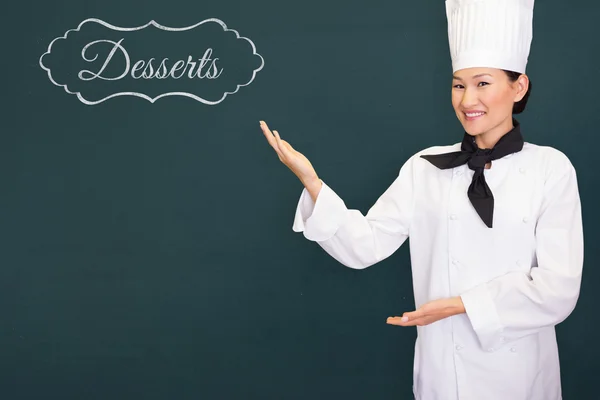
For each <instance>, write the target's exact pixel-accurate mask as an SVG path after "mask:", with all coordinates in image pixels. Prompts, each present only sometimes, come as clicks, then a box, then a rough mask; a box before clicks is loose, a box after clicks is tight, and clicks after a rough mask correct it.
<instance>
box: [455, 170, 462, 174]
mask: <svg viewBox="0 0 600 400" xmlns="http://www.w3.org/2000/svg"><path fill="white" fill-rule="evenodd" d="M454 173H455V174H456V175H462V171H461V170H460V169H457V170H456V171H454Z"/></svg>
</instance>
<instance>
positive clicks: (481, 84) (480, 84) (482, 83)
mask: <svg viewBox="0 0 600 400" xmlns="http://www.w3.org/2000/svg"><path fill="white" fill-rule="evenodd" d="M487 85H489V83H487V82H479V86H487Z"/></svg>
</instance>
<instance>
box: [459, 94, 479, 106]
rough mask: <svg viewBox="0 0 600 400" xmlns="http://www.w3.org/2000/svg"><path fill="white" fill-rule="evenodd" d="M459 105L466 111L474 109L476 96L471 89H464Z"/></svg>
mask: <svg viewBox="0 0 600 400" xmlns="http://www.w3.org/2000/svg"><path fill="white" fill-rule="evenodd" d="M460 105H461V106H462V108H465V109H467V110H468V109H470V108H473V107H475V105H477V94H476V93H475V91H474V90H472V89H465V90H464V91H463V96H462V99H461V101H460Z"/></svg>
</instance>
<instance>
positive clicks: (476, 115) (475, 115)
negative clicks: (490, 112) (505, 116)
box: [465, 112, 485, 118]
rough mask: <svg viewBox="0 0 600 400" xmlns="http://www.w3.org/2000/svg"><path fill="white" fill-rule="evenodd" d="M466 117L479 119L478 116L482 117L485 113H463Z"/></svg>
mask: <svg viewBox="0 0 600 400" xmlns="http://www.w3.org/2000/svg"><path fill="white" fill-rule="evenodd" d="M465 114H466V115H467V117H469V118H472V117H479V116H480V115H483V114H485V113H483V112H478V113H465Z"/></svg>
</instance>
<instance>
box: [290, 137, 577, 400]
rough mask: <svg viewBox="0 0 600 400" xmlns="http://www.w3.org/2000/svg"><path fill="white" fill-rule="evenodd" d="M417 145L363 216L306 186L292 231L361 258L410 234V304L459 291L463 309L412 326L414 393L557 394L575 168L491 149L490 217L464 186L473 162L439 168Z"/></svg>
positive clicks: (545, 150)
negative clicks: (495, 154)
mask: <svg viewBox="0 0 600 400" xmlns="http://www.w3.org/2000/svg"><path fill="white" fill-rule="evenodd" d="M458 150H460V143H456V144H454V145H450V146H435V147H430V148H428V149H425V150H422V151H420V152H418V153H416V154H414V155H413V156H412V157H411V158H410V159H409V160H408V161H407V162H406V163H405V164H404V165H403V166H402V168H401V169H400V172H399V174H398V177H397V178H396V179H395V180H394V181H393V182H392V184H391V186H390V187H389V188H388V189H387V190H386V191H385V192H384V193H383V194H382V195H381V197H379V199H378V200H377V201H376V203H375V204H374V205H373V206H372V207H371V208H370V209H369V211H368V213H367V214H366V215H363V214H362V213H361V212H360V211H358V210H355V209H348V208H347V207H346V205H345V203H344V202H343V200H342V199H341V198H340V197H339V196H338V195H337V194H336V193H335V192H334V191H333V190H332V189H331V188H330V187H329V186H328V185H326V184H325V182H323V181H322V188H321V191H320V193H319V195H318V197H317V200H316V202H313V200H312V198H311V197H310V194H309V193H308V191H307V190H306V188H304V189H303V191H302V193H301V195H300V199H299V202H298V206H297V209H296V214H295V218H294V222H293V230H294V231H295V232H303V234H304V236H305V237H306V238H307V239H308V240H311V241H315V242H316V243H318V244H319V246H321V247H322V248H323V249H324V250H325V251H326V252H327V253H328V254H329V255H331V256H332V257H333V258H335V259H336V260H337V261H339V262H340V263H342V264H343V265H345V266H347V267H350V268H355V269H362V268H367V267H369V266H371V265H373V264H375V263H377V262H379V261H381V260H383V259H385V258H387V257H389V256H390V255H391V254H392V253H394V252H395V251H396V250H397V249H398V248H399V247H400V246H401V245H402V244H403V243H404V241H405V240H406V239H407V238H408V237H410V241H409V246H410V259H411V265H412V277H413V290H414V300H415V304H416V307H417V308H418V307H420V306H422V305H423V304H425V303H427V302H429V301H431V300H435V299H441V298H449V297H454V296H461V298H462V301H463V303H464V306H465V309H466V313H464V314H459V315H455V316H452V317H448V318H445V319H442V320H440V321H437V322H435V323H433V324H430V325H426V326H417V328H416V329H417V339H416V343H415V355H414V375H413V392H414V396H415V398H416V399H417V400H559V399H561V398H562V394H561V384H560V367H559V355H558V348H557V342H556V336H555V328H554V327H555V325H557V324H558V323H560V322H562V321H563V320H564V319H565V318H566V317H567V316H568V315H569V314H570V313H571V311H572V310H573V308H574V307H575V304H576V302H577V299H578V297H579V290H580V282H581V274H582V267H583V229H582V218H581V205H580V199H579V193H578V185H577V179H576V174H575V169H574V168H573V165H572V164H571V162H570V161H569V159H568V158H567V157H566V156H565V155H564V154H563V153H562V152H560V151H558V150H556V149H554V148H552V147H547V146H539V145H535V144H531V143H527V142H525V144H524V147H523V150H522V151H520V152H517V153H514V154H510V155H507V156H505V157H503V158H501V159H497V160H494V161H493V162H492V167H491V168H490V169H485V170H484V174H485V179H486V182H487V184H488V185H489V187H490V189H491V190H492V193H493V195H494V200H495V204H494V220H493V227H492V228H488V227H487V226H486V225H485V224H484V222H483V221H482V220H481V218H480V217H479V215H478V214H477V213H476V211H475V209H474V208H473V206H472V204H471V203H470V201H469V199H468V197H467V189H468V187H469V184H470V183H471V178H472V176H473V173H474V171H473V170H471V169H470V168H469V167H468V166H467V165H466V164H465V165H462V166H459V167H456V168H451V169H445V170H444V169H439V168H437V167H435V166H434V165H433V164H431V163H430V162H429V161H427V160H425V159H423V158H420V157H419V156H420V155H421V154H437V153H446V152H450V151H458Z"/></svg>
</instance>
